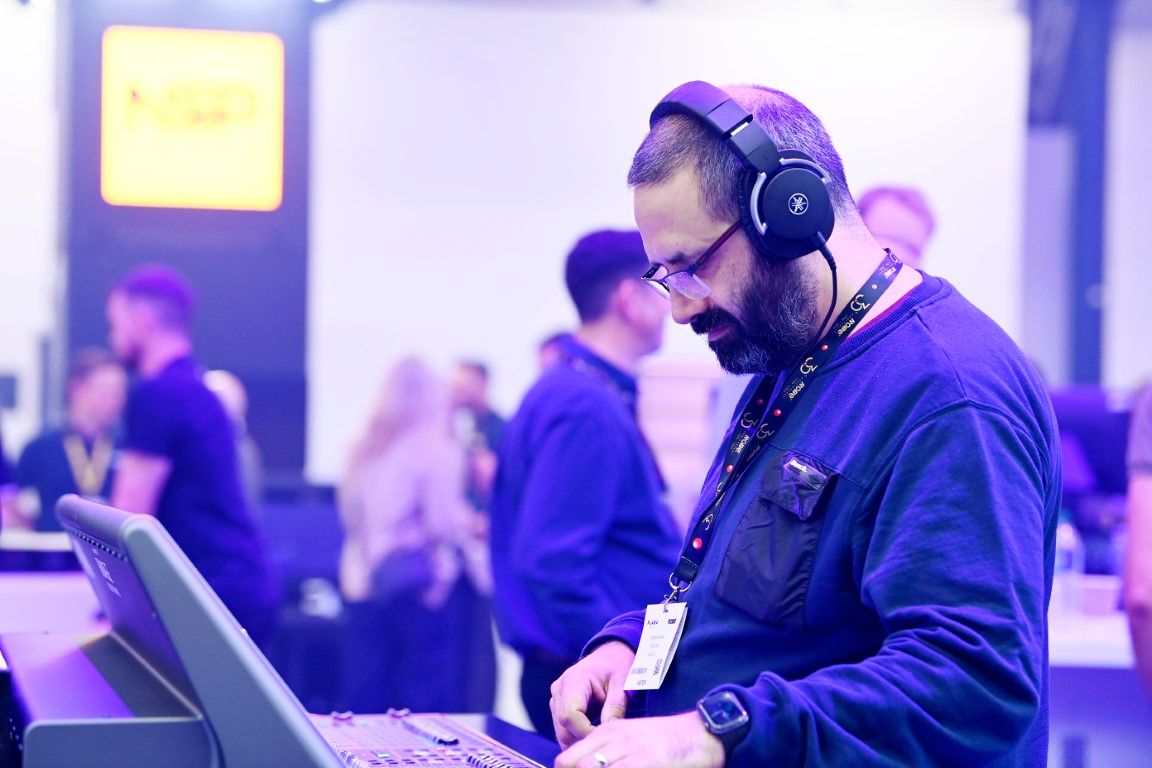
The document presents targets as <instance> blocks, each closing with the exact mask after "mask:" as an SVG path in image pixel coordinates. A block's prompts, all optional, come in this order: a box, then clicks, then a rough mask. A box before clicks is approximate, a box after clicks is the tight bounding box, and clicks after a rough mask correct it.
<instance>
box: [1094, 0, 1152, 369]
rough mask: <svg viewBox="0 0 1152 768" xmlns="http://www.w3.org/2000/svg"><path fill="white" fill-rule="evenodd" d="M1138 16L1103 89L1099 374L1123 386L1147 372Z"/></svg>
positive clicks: (1143, 34) (1147, 28)
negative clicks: (1103, 240)
mask: <svg viewBox="0 0 1152 768" xmlns="http://www.w3.org/2000/svg"><path fill="white" fill-rule="evenodd" d="M1135 4H1139V3H1135ZM1143 5H1144V6H1145V7H1146V8H1147V7H1148V6H1150V5H1152V4H1150V3H1147V2H1145V3H1143ZM1145 18H1146V21H1145V22H1144V24H1143V25H1132V26H1129V27H1126V28H1123V29H1121V30H1119V32H1118V33H1117V36H1116V40H1115V43H1114V46H1113V49H1112V70H1111V90H1110V91H1109V94H1108V98H1109V108H1108V165H1107V174H1108V177H1107V187H1106V190H1105V214H1106V218H1105V222H1104V223H1105V233H1106V244H1105V261H1104V281H1105V290H1104V347H1103V355H1104V361H1103V363H1104V365H1103V379H1104V383H1105V384H1107V385H1109V386H1113V387H1123V388H1128V387H1133V386H1135V385H1137V384H1139V383H1141V382H1143V381H1145V380H1147V379H1148V378H1149V377H1152V347H1150V346H1149V344H1148V341H1147V337H1148V332H1147V330H1146V329H1147V327H1148V312H1147V309H1148V303H1149V293H1150V292H1152V228H1150V226H1149V205H1150V202H1152V195H1150V194H1149V180H1152V92H1150V91H1149V89H1148V73H1149V72H1152V12H1147V13H1145Z"/></svg>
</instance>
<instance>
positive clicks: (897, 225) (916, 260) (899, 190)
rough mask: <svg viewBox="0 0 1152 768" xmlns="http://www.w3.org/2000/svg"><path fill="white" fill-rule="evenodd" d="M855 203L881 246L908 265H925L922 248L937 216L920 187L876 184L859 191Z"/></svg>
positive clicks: (919, 266) (917, 267)
mask: <svg viewBox="0 0 1152 768" xmlns="http://www.w3.org/2000/svg"><path fill="white" fill-rule="evenodd" d="M856 206H857V208H858V209H859V210H860V218H862V219H863V220H864V226H866V227H867V228H868V229H869V230H870V231H871V232H872V236H873V237H875V238H876V242H877V243H879V244H880V245H881V247H884V248H888V249H889V250H891V251H892V252H893V253H894V254H896V256H897V257H898V258H899V259H900V260H901V261H902V262H904V263H905V264H907V265H908V266H910V267H915V268H916V269H923V268H924V248H925V247H927V245H928V241H929V240H931V239H932V233H933V232H934V231H935V230H936V217H935V216H933V215H932V209H931V208H930V207H929V206H928V201H927V200H926V199H925V198H924V195H923V194H922V193H921V192H920V190H918V189H913V188H912V187H875V188H873V189H870V190H868V191H867V192H865V193H864V194H863V195H861V196H860V199H859V201H858V202H857V203H856Z"/></svg>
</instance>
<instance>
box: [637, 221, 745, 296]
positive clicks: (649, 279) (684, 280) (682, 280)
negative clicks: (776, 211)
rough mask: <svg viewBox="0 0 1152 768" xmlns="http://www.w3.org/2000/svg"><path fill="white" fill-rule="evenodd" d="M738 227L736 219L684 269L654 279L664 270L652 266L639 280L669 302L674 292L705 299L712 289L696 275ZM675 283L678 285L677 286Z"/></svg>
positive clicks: (656, 265)
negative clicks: (693, 288)
mask: <svg viewBox="0 0 1152 768" xmlns="http://www.w3.org/2000/svg"><path fill="white" fill-rule="evenodd" d="M740 225H741V221H740V220H739V219H737V220H736V221H735V222H733V223H732V226H730V227H728V229H726V230H724V234H722V235H720V237H718V238H716V240H715V241H714V242H713V243H712V245H710V246H708V248H707V249H705V251H704V252H703V253H701V254H700V255H699V256H697V257H696V261H694V262H692V263H691V264H689V265H688V266H687V267H685V268H684V269H678V270H676V271H675V272H669V273H668V274H666V275H664V277H656V273H657V272H659V271H660V270H661V269H664V265H663V264H653V265H652V266H651V267H650V268H649V269H648V271H647V272H645V273H644V274H643V275H641V276H640V279H641V280H643V281H644V282H645V283H647V284H648V285H650V286H652V289H653V290H654V291H656V292H657V293H659V294H660V295H661V296H663V297H664V298H666V299H669V300H671V299H672V291H676V292H677V293H679V294H681V295H683V296H686V297H688V298H690V299H703V298H706V297H707V296H708V294H710V293H711V292H712V289H711V288H709V287H708V284H707V283H705V282H704V281H703V280H701V279H700V278H699V277H697V276H696V273H697V272H698V271H699V270H700V269H702V268H703V267H704V265H705V264H706V263H707V262H708V259H709V258H711V257H712V254H714V253H716V251H718V250H720V248H721V247H722V246H723V245H724V243H726V242H728V238H730V237H732V235H734V234H736V230H738V229H740ZM677 283H679V285H677ZM692 287H696V290H692Z"/></svg>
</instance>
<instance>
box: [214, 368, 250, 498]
mask: <svg viewBox="0 0 1152 768" xmlns="http://www.w3.org/2000/svg"><path fill="white" fill-rule="evenodd" d="M204 386H206V387H208V389H210V390H212V393H213V394H214V395H216V397H218V398H220V404H221V405H223V406H224V412H225V413H227V414H228V419H229V421H231V422H232V430H233V432H235V434H236V455H237V458H238V459H239V465H240V483H241V485H242V486H243V487H244V498H245V500H246V501H247V502H248V509H250V510H252V514H254V515H256V516H257V518H259V517H260V512H261V510H262V509H263V501H264V461H263V459H261V457H260V447H259V446H258V445H256V441H255V440H253V439H252V435H251V433H249V432H248V389H247V388H246V387H245V386H244V382H242V381H240V379H239V378H238V377H237V376H236V374H234V373H231V372H230V371H225V370H221V369H216V370H212V371H207V372H206V373H205V374H204Z"/></svg>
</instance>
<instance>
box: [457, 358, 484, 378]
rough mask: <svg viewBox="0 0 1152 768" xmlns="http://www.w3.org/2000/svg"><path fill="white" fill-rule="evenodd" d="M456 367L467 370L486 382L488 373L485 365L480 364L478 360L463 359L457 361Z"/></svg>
mask: <svg viewBox="0 0 1152 768" xmlns="http://www.w3.org/2000/svg"><path fill="white" fill-rule="evenodd" d="M456 365H457V366H458V367H460V368H467V369H468V370H470V371H472V372H473V373H475V374H476V375H477V376H479V377H480V378H481V379H483V380H484V381H488V377H489V373H488V364H487V363H484V362H481V361H480V360H471V359H465V360H459V361H457V363H456Z"/></svg>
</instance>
